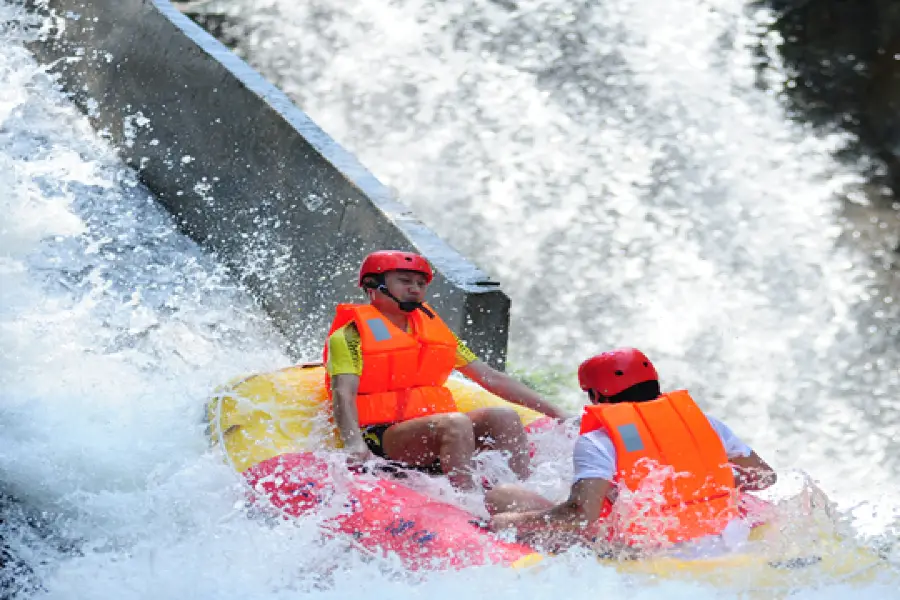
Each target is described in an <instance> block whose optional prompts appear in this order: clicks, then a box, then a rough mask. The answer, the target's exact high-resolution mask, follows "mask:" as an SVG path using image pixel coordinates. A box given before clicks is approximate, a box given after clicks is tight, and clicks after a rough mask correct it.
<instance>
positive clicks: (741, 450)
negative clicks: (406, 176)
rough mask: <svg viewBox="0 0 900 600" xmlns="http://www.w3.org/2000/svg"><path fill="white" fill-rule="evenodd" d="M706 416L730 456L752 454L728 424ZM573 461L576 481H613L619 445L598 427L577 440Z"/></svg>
mask: <svg viewBox="0 0 900 600" xmlns="http://www.w3.org/2000/svg"><path fill="white" fill-rule="evenodd" d="M706 418H707V419H709V424H710V425H712V427H713V429H715V431H716V433H717V434H719V439H721V440H722V444H723V445H724V446H725V453H726V454H727V455H728V458H736V457H739V456H741V457H743V456H750V453H751V452H753V450H751V449H750V446H748V445H747V444H745V443H744V442H743V441H741V439H740V438H738V436H736V435H735V434H734V432H732V431H731V429H729V428H728V426H727V425H725V424H724V423H722V422H721V421H719V420H718V419H715V418H713V417H710V416H709V415H707V416H706ZM572 461H573V463H574V475H573V477H574V482H573V483H575V482H578V481H581V480H582V479H606V480H607V481H612V480H613V477H614V476H615V473H616V448H615V446H613V443H612V440H611V439H610V438H609V435H607V433H606V431H605V430H603V429H596V430H594V431H591V432H589V433H585V434H583V435H581V436H579V437H578V440H577V441H576V442H575V449H574V451H573V455H572Z"/></svg>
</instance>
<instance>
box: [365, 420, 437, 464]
mask: <svg viewBox="0 0 900 600" xmlns="http://www.w3.org/2000/svg"><path fill="white" fill-rule="evenodd" d="M391 425H393V423H384V424H382V425H369V426H368V427H360V428H359V431H360V433H362V437H363V440H365V442H366V446H368V447H369V450H371V451H372V454H374V455H375V456H378V457H381V458H383V459H385V460H387V461H388V462H390V463H391V465H393V466H395V467H398V468H401V469H414V470H416V471H423V472H425V473H430V474H432V475H442V474H443V473H444V471H443V470H442V469H441V459H439V458H436V459H435V460H434V462H433V463H431V464H430V465H426V466H423V467H414V466H412V465H408V464H406V463H404V462H400V461H397V460H391V459H390V458H388V456H387V455H386V454H385V452H384V432H385V431H387V430H388V428H390V426H391Z"/></svg>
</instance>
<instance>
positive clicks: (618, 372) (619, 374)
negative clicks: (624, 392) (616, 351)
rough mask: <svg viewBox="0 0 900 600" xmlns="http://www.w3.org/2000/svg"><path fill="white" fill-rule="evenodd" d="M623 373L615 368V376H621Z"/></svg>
mask: <svg viewBox="0 0 900 600" xmlns="http://www.w3.org/2000/svg"><path fill="white" fill-rule="evenodd" d="M624 374H625V372H624V371H619V370H616V377H621V376H622V375H624Z"/></svg>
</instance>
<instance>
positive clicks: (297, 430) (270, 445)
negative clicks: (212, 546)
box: [207, 364, 555, 473]
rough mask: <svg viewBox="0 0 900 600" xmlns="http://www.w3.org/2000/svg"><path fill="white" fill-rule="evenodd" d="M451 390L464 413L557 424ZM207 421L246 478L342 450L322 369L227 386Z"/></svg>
mask: <svg viewBox="0 0 900 600" xmlns="http://www.w3.org/2000/svg"><path fill="white" fill-rule="evenodd" d="M447 387H448V388H449V389H450V391H451V392H452V393H453V398H454V399H455V400H456V404H457V406H458V407H459V409H460V410H461V411H462V412H468V411H470V410H474V409H476V408H485V407H492V406H493V407H508V408H511V409H513V410H515V411H516V412H517V413H518V414H519V417H520V418H521V419H522V423H523V424H524V425H525V428H526V430H528V431H530V432H533V431H536V430H539V429H541V428H543V427H547V426H550V425H552V424H553V423H554V422H555V421H554V420H553V419H551V418H549V417H547V416H545V415H543V414H541V413H539V412H535V411H533V410H531V409H528V408H525V407H523V406H519V405H517V404H512V403H510V402H507V401H505V400H503V399H502V398H499V397H497V396H495V395H493V394H491V393H490V392H487V391H485V390H484V389H482V388H481V387H479V386H477V385H475V384H473V383H470V382H468V381H466V380H457V379H451V380H449V381H448V382H447ZM207 420H208V423H209V435H210V438H211V440H212V441H213V443H221V444H222V445H223V447H224V451H225V454H226V455H227V456H228V458H229V460H230V461H231V462H232V464H233V465H234V467H235V469H237V470H238V471H240V472H242V473H243V472H244V471H246V470H247V469H249V468H251V467H253V466H254V465H257V464H259V463H260V462H262V461H264V460H268V459H270V458H272V457H275V456H280V455H282V454H289V453H294V452H313V451H316V452H317V451H320V450H334V449H337V448H340V447H341V441H340V436H339V435H338V432H337V428H336V426H335V424H334V422H333V420H332V419H331V406H330V402H329V401H328V397H327V394H326V391H325V368H324V367H323V366H322V365H321V364H311V365H297V366H294V367H288V368H286V369H281V370H280V371H274V372H271V373H261V374H256V375H251V376H249V377H244V378H240V379H237V380H234V381H232V382H229V383H228V384H227V385H225V386H223V387H221V388H219V389H217V390H216V391H215V393H214V396H213V398H212V400H211V401H210V402H209V404H208V405H207Z"/></svg>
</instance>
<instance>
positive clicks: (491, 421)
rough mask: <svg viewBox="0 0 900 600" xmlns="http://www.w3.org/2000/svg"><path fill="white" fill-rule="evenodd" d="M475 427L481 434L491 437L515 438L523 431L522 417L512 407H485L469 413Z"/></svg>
mask: <svg viewBox="0 0 900 600" xmlns="http://www.w3.org/2000/svg"><path fill="white" fill-rule="evenodd" d="M471 417H472V420H473V422H474V423H475V428H476V430H477V431H479V432H481V435H482V436H487V437H492V438H515V437H518V436H520V435H521V434H523V433H524V431H525V428H524V426H523V425H522V419H520V418H519V413H517V412H516V411H515V410H513V409H512V408H506V407H500V406H498V407H492V408H486V409H483V410H481V411H478V413H476V414H473V415H471Z"/></svg>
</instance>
